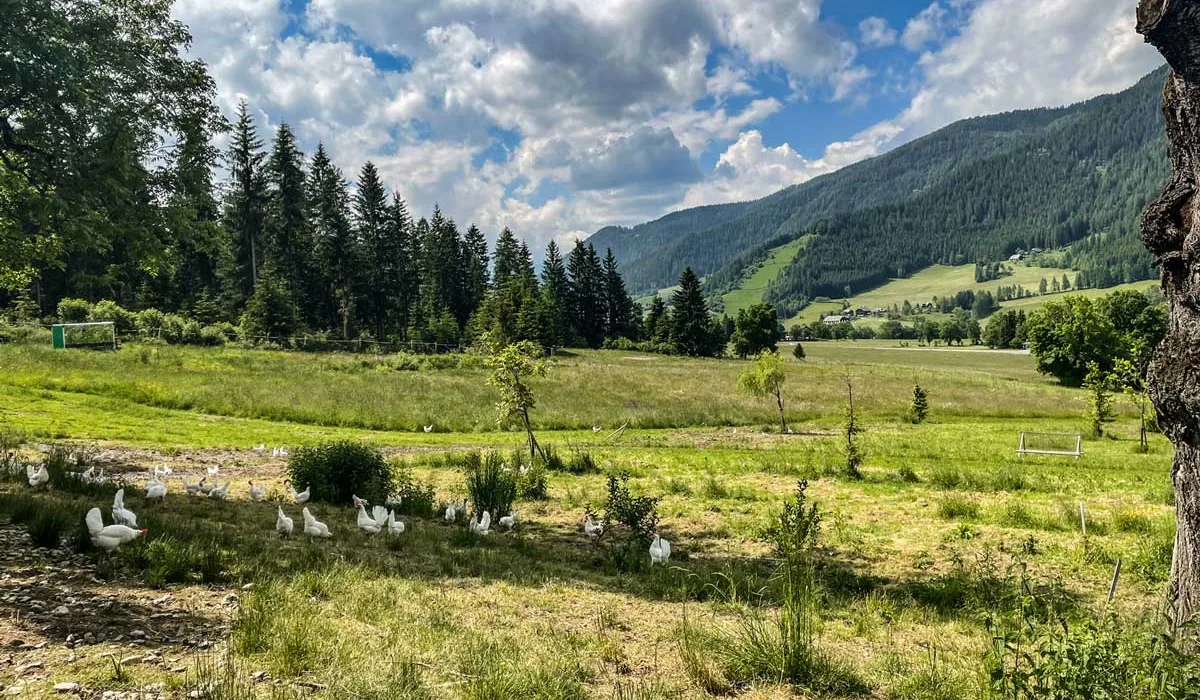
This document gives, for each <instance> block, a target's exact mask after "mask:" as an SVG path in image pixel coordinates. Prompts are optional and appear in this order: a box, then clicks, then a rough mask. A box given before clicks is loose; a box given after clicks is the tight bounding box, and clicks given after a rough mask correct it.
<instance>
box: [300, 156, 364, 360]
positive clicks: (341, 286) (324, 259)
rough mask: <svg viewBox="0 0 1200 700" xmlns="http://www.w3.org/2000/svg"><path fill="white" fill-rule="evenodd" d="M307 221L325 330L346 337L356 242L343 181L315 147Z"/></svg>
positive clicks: (350, 317)
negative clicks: (320, 285)
mask: <svg viewBox="0 0 1200 700" xmlns="http://www.w3.org/2000/svg"><path fill="white" fill-rule="evenodd" d="M308 180H309V182H308V187H307V195H308V220H309V224H310V225H311V226H312V232H313V239H314V240H313V243H314V245H315V247H316V249H317V251H318V258H319V261H320V270H321V271H322V277H323V280H324V289H323V297H324V299H323V300H322V304H321V305H322V309H323V312H324V315H325V318H326V325H327V327H334V328H337V329H338V330H339V331H340V332H341V335H342V337H343V338H349V336H350V326H351V322H352V321H353V319H354V305H355V299H356V297H357V292H358V288H359V286H360V285H359V283H358V278H359V272H360V270H361V267H360V262H359V257H360V256H359V250H358V242H357V240H356V239H355V236H354V231H353V229H352V228H351V225H350V204H349V195H348V194H347V192H346V180H345V178H344V177H342V171H341V170H339V169H338V168H337V166H335V165H334V164H333V162H332V161H330V159H329V154H327V153H326V152H325V146H324V145H323V144H319V145H318V146H317V152H316V153H315V154H314V155H313V159H312V164H311V166H310V167H309V173H308Z"/></svg>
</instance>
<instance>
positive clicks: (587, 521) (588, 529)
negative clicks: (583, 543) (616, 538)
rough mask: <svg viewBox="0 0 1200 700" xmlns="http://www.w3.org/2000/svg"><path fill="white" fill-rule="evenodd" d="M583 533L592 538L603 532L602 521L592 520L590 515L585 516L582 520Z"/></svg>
mask: <svg viewBox="0 0 1200 700" xmlns="http://www.w3.org/2000/svg"><path fill="white" fill-rule="evenodd" d="M583 534H585V535H587V536H588V537H590V538H592V539H593V540H594V539H596V538H597V537H599V536H600V535H603V534H604V523H602V522H595V521H593V520H592V516H590V515H589V516H587V517H586V518H584V521H583Z"/></svg>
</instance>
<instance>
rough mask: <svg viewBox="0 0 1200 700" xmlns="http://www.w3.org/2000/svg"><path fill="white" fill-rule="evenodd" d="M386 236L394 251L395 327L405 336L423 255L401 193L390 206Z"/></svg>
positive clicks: (396, 193) (414, 299)
mask: <svg viewBox="0 0 1200 700" xmlns="http://www.w3.org/2000/svg"><path fill="white" fill-rule="evenodd" d="M387 230H388V233H387V236H388V239H389V240H390V241H391V244H390V245H391V246H392V250H393V253H392V255H393V260H394V263H393V267H392V274H394V275H395V279H394V286H393V291H394V292H395V294H396V298H395V301H394V303H395V308H394V309H393V312H392V314H393V316H392V318H393V321H394V328H395V331H396V332H397V333H399V334H400V335H401V336H402V337H407V334H408V329H409V327H410V326H411V325H412V314H413V306H414V305H415V304H416V301H417V295H418V293H419V292H420V279H419V271H418V267H417V259H418V257H419V255H420V250H419V245H418V242H417V233H416V231H415V230H414V228H413V222H412V218H411V217H410V216H409V215H408V207H407V206H406V205H405V203H404V200H403V199H402V198H401V197H400V193H399V192H395V193H393V194H392V203H391V206H389V207H388V220H387Z"/></svg>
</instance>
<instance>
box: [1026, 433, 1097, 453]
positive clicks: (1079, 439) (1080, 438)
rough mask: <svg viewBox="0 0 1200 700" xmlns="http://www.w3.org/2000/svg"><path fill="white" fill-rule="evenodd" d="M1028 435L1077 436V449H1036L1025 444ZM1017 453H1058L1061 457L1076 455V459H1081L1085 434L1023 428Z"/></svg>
mask: <svg viewBox="0 0 1200 700" xmlns="http://www.w3.org/2000/svg"><path fill="white" fill-rule="evenodd" d="M1027 435H1042V436H1047V437H1049V436H1053V437H1064V438H1069V437H1073V438H1075V449H1074V450H1035V449H1033V448H1030V447H1026V446H1025V436H1027ZM1017 455H1018V456H1023V455H1056V456H1059V457H1074V458H1075V459H1079V458H1080V457H1082V456H1083V435H1082V434H1080V433H1037V432H1032V431H1025V430H1022V431H1021V439H1020V441H1019V442H1018V443H1017Z"/></svg>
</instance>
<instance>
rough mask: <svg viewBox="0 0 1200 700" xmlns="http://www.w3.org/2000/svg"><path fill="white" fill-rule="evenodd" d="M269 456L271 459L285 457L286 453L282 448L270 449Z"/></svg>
mask: <svg viewBox="0 0 1200 700" xmlns="http://www.w3.org/2000/svg"><path fill="white" fill-rule="evenodd" d="M271 456H272V457H287V456H288V451H287V450H286V449H284V448H282V447H272V448H271Z"/></svg>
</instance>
